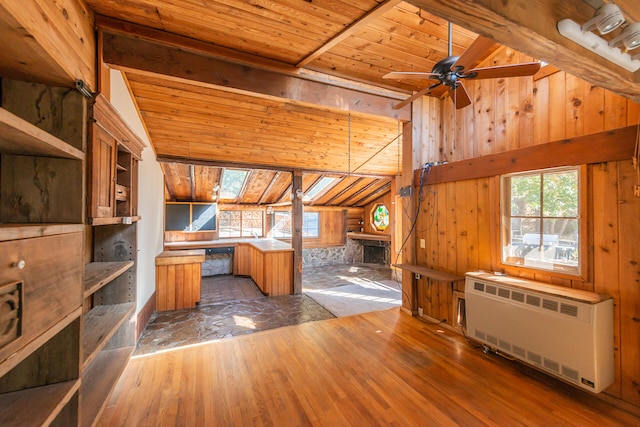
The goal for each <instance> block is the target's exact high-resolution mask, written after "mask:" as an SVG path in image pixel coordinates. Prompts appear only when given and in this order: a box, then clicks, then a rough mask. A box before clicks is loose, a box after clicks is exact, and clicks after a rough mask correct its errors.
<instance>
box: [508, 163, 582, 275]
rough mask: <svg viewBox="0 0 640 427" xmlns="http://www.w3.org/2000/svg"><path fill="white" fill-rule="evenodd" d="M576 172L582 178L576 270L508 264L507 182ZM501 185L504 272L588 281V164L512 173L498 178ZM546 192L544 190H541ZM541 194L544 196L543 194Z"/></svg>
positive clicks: (580, 180) (509, 225) (509, 202)
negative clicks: (521, 272) (506, 247)
mask: <svg viewBox="0 0 640 427" xmlns="http://www.w3.org/2000/svg"><path fill="white" fill-rule="evenodd" d="M568 170H575V171H576V172H577V176H578V200H577V202H578V209H577V215H576V217H575V219H576V220H577V221H578V226H577V227H578V245H577V248H578V251H579V252H578V266H577V268H576V270H575V271H567V270H563V269H562V268H557V269H556V268H554V266H558V267H561V266H562V264H553V263H549V264H550V266H551V268H548V269H547V268H541V267H536V266H531V265H524V264H512V263H507V262H505V261H504V260H503V255H504V250H505V242H506V237H507V235H508V233H509V232H510V229H511V218H512V216H511V199H510V198H509V200H507V196H508V195H510V188H509V189H508V191H506V190H507V189H506V188H505V187H506V186H505V184H504V182H505V179H508V178H511V177H514V176H526V175H541V174H550V173H557V172H562V171H568ZM498 185H499V194H500V199H499V207H498V212H497V214H498V224H497V226H498V229H499V233H497V249H498V253H497V262H498V266H499V267H500V268H502V269H504V270H513V269H517V270H527V271H530V272H531V273H533V274H534V275H540V276H542V275H553V276H555V277H562V278H567V279H571V280H582V281H585V280H587V271H588V270H587V265H588V263H589V252H588V247H589V244H590V243H589V242H590V241H591V237H590V234H589V229H588V221H589V219H588V205H587V192H588V191H587V186H588V180H587V167H586V165H579V166H562V167H554V168H545V169H537V170H530V171H521V172H514V173H510V174H504V175H500V176H499V177H498ZM541 191H542V190H541ZM541 194H544V193H543V192H541ZM540 218H544V212H543V211H542V207H541V212H540Z"/></svg>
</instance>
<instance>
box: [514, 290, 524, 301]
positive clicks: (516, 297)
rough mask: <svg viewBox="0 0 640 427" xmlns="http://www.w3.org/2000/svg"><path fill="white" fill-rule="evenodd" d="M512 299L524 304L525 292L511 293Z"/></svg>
mask: <svg viewBox="0 0 640 427" xmlns="http://www.w3.org/2000/svg"><path fill="white" fill-rule="evenodd" d="M511 299H512V300H514V301H518V302H522V303H524V293H523V292H516V291H513V292H511Z"/></svg>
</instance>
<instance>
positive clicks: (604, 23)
mask: <svg viewBox="0 0 640 427" xmlns="http://www.w3.org/2000/svg"><path fill="white" fill-rule="evenodd" d="M624 22H625V19H624V16H623V15H622V12H621V11H620V9H619V8H618V6H616V5H615V4H606V5H604V6H602V7H601V8H599V9H598V10H596V13H595V16H594V17H593V18H592V19H590V20H589V21H587V22H585V23H584V24H583V25H580V24H578V23H577V22H575V21H573V20H571V19H563V20H561V21H558V25H557V27H558V32H559V33H560V34H561V35H562V36H564V37H566V38H568V39H569V40H571V41H573V42H574V43H577V44H579V45H580V46H582V47H584V48H586V49H589V50H590V51H591V52H593V53H595V54H597V55H599V56H601V57H603V58H605V59H606V60H607V61H610V62H613V63H614V64H616V65H618V66H620V67H622V68H624V69H625V70H627V71H630V72H635V71H637V70H638V69H640V55H635V56H633V57H632V56H631V55H630V54H629V53H628V51H630V50H632V49H635V48H638V47H640V24H638V23H634V24H630V25H627V26H626V27H624V29H623V30H622V32H621V33H620V35H618V36H617V37H614V38H613V39H612V40H611V41H610V42H607V41H606V40H605V39H603V38H602V37H600V36H598V35H597V34H595V33H593V32H592V31H593V30H596V29H597V30H598V31H599V32H600V34H608V33H610V32H612V31H613V30H615V29H616V28H618V27H620V26H621V25H622V24H623V23H624ZM619 47H624V51H622V50H620V48H619Z"/></svg>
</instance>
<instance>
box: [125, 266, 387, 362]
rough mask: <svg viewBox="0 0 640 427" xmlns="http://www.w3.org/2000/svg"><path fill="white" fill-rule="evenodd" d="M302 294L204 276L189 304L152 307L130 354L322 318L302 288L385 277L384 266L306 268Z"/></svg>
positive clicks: (244, 279)
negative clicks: (270, 293)
mask: <svg viewBox="0 0 640 427" xmlns="http://www.w3.org/2000/svg"><path fill="white" fill-rule="evenodd" d="M302 277H303V284H302V286H303V294H302V295H286V296H278V297H265V296H264V295H263V294H262V293H261V292H260V290H259V289H258V287H257V286H256V284H255V283H254V282H253V280H251V279H250V278H247V277H234V276H231V275H224V276H211V277H205V278H203V280H202V294H201V301H200V304H199V306H198V307H196V308H193V309H185V310H175V311H168V312H160V313H158V312H156V313H154V314H153V315H152V316H151V319H150V320H149V324H148V325H147V327H146V328H145V330H144V331H143V332H142V335H141V337H140V339H139V340H138V346H137V349H136V353H135V354H136V355H141V354H148V353H156V352H159V351H166V350H170V349H172V348H177V347H182V346H186V345H194V344H198V343H202V342H209V341H217V340H221V339H225V338H229V337H233V336H236V335H242V334H248V333H252V332H258V331H262V330H267V329H273V328H279V327H282V326H288V325H296V324H299V323H304V322H310V321H316V320H325V319H330V318H333V317H334V316H333V314H331V312H329V311H328V310H326V309H325V308H324V307H323V306H321V305H320V304H318V303H316V302H315V301H314V300H313V299H311V298H310V297H308V296H307V295H305V294H304V292H305V291H310V290H317V289H326V288H331V287H335V286H342V285H350V284H354V283H358V282H362V281H363V280H364V281H367V280H371V281H381V280H390V278H391V270H390V269H389V268H388V267H385V266H381V265H374V264H357V265H337V266H328V267H327V266H325V267H313V268H306V269H305V270H304V271H303V275H302Z"/></svg>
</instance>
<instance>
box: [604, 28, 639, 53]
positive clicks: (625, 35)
mask: <svg viewBox="0 0 640 427" xmlns="http://www.w3.org/2000/svg"><path fill="white" fill-rule="evenodd" d="M620 45H624V47H625V49H626V50H632V49H635V48H637V47H640V23H635V24H630V25H627V26H626V27H625V28H624V30H622V32H621V33H620V35H619V36H617V37H615V38H613V39H611V41H610V42H609V47H619V46H620Z"/></svg>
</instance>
